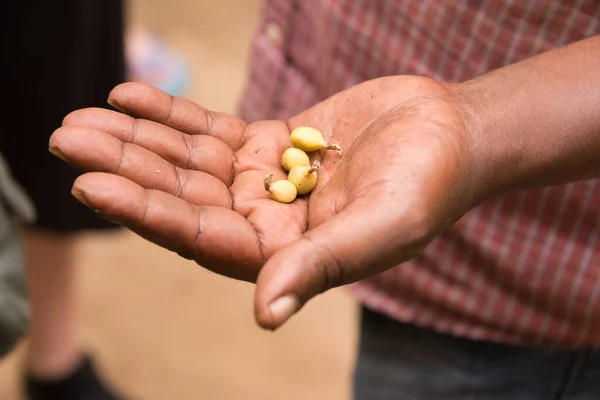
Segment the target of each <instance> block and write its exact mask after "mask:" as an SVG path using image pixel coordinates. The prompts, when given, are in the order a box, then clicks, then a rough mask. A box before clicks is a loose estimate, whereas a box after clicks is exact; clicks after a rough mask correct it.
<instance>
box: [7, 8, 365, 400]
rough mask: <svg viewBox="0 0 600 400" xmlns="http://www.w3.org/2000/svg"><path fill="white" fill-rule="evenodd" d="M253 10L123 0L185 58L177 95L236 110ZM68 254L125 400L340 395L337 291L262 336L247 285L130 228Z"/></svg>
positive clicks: (89, 323) (344, 319)
mask: <svg viewBox="0 0 600 400" xmlns="http://www.w3.org/2000/svg"><path fill="white" fill-rule="evenodd" d="M260 7H261V1H260V0H219V1H207V0H170V1H164V0H133V1H129V2H128V6H127V27H128V29H130V30H131V29H135V28H138V27H144V28H150V29H152V30H154V31H156V32H157V33H158V34H159V35H160V36H161V37H162V39H163V40H164V41H165V43H167V44H168V46H169V48H170V49H171V50H173V51H175V52H177V53H179V54H182V55H184V56H185V59H186V60H185V61H186V63H187V65H188V66H189V78H190V79H189V85H187V86H186V87H187V90H186V92H185V94H184V95H185V97H188V98H190V99H192V100H193V101H196V102H198V103H200V104H202V105H203V106H206V107H208V108H211V109H214V110H219V111H225V112H230V113H235V111H236V107H237V104H238V101H239V96H240V95H241V92H242V89H243V85H244V82H245V79H246V71H247V61H248V55H249V49H250V43H251V39H252V35H253V33H254V31H255V30H256V29H257V27H258V25H257V24H258V16H259V13H260ZM179 84H180V85H181V84H182V82H179ZM76 261H77V265H78V268H79V275H78V280H79V285H78V290H79V294H80V298H81V302H82V304H81V305H80V308H79V326H78V334H79V337H80V338H81V341H82V342H83V343H84V344H85V346H86V347H87V348H88V349H89V351H90V352H91V353H92V354H94V355H95V356H96V359H97V362H98V366H99V369H100V372H101V373H102V375H103V376H104V377H105V378H106V380H107V381H108V382H110V383H111V384H112V385H113V386H114V387H115V388H117V389H119V390H121V391H123V393H124V394H127V395H129V396H130V397H131V398H132V399H148V400H152V399H157V400H158V399H161V400H164V399H178V400H185V399H219V400H222V399H227V400H235V399H246V400H250V399H261V400H268V399H286V400H293V399H303V400H304V399H328V400H337V399H339V400H343V399H349V398H350V384H351V373H352V368H353V363H354V358H355V351H356V350H355V346H356V340H357V334H356V328H357V326H356V324H357V316H358V313H357V311H358V308H357V306H356V304H355V303H354V301H353V300H352V299H351V298H350V296H349V295H348V294H347V293H346V292H345V291H344V290H342V289H337V290H333V291H330V292H328V293H326V294H325V295H323V296H320V297H318V298H317V299H315V300H313V301H311V302H310V303H309V304H308V305H307V306H306V307H305V308H304V309H303V311H302V312H301V313H300V314H299V315H297V316H296V317H294V318H293V319H292V320H290V322H289V323H288V324H286V325H285V326H284V327H283V328H282V329H281V330H280V331H278V332H275V333H271V332H265V331H262V330H260V329H259V328H258V327H256V325H255V324H254V320H253V315H252V299H253V286H252V285H250V284H247V283H242V282H236V281H233V280H229V279H226V278H222V277H220V276H217V275H215V274H212V273H210V272H207V271H205V270H203V269H202V268H200V267H198V266H197V265H195V264H194V263H192V262H189V261H186V260H184V259H182V258H180V257H178V256H177V255H175V254H172V253H170V252H167V251H165V250H163V249H161V248H159V247H157V246H155V245H153V244H150V243H148V242H146V241H144V240H143V239H141V238H139V237H137V236H135V235H133V234H131V233H129V232H111V233H97V234H85V235H81V236H80V237H78V239H77V242H76ZM26 347H27V343H26V342H22V343H21V344H20V345H19V346H18V347H17V348H16V350H15V351H13V352H12V353H11V354H10V355H9V357H8V358H6V359H4V360H2V362H1V363H0V399H3V400H20V399H22V394H21V388H20V381H19V378H20V376H19V373H20V368H21V362H22V359H23V353H24V351H25V349H26Z"/></svg>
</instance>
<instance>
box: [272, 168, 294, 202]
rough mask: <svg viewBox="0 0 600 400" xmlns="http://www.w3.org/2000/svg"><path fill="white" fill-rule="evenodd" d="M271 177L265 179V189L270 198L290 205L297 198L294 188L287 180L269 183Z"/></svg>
mask: <svg viewBox="0 0 600 400" xmlns="http://www.w3.org/2000/svg"><path fill="white" fill-rule="evenodd" d="M272 179H273V175H267V176H266V177H265V189H266V190H267V191H269V193H270V194H271V198H272V199H273V200H275V201H278V202H280V203H291V202H292V201H294V199H295V198H296V196H297V192H296V186H294V184H293V183H292V182H290V181H288V180H285V179H282V180H279V181H275V182H271V180H272Z"/></svg>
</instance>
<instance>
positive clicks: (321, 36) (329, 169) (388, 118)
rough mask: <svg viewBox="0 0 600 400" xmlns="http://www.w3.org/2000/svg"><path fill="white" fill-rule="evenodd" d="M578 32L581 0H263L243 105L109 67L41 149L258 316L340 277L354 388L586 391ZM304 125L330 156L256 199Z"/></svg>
mask: <svg viewBox="0 0 600 400" xmlns="http://www.w3.org/2000/svg"><path fill="white" fill-rule="evenodd" d="M598 33H600V4H599V3H598V2H596V1H592V0H581V1H576V2H571V1H566V0H564V1H559V0H556V1H551V2H549V1H542V0H534V1H530V2H515V1H508V0H504V1H478V2H456V1H451V0H438V1H430V2H415V1H408V0H390V1H383V0H354V1H350V0H340V1H335V2H331V1H325V0H308V1H280V0H270V1H267V2H266V3H265V6H264V10H263V20H262V22H261V25H260V30H259V32H258V34H257V36H256V37H255V40H254V45H253V53H252V58H251V67H250V79H249V83H248V86H247V88H246V92H245V96H244V98H243V101H242V105H241V117H242V119H238V118H236V117H234V116H230V115H226V114H223V113H219V112H215V111H208V110H206V109H204V108H202V107H201V106H199V105H196V104H194V103H192V102H190V101H188V100H185V99H183V98H173V97H171V96H169V95H167V94H165V93H164V92H162V91H160V90H157V89H155V88H152V87H149V86H145V85H141V84H132V83H128V84H124V85H120V86H118V87H116V88H115V89H113V90H112V92H111V94H110V96H109V100H108V102H109V104H111V105H113V106H114V107H115V108H117V109H119V110H121V111H122V112H123V113H117V112H113V111H107V110H93V109H84V110H78V111H76V112H74V113H71V114H69V115H68V116H67V117H66V118H65V120H64V123H63V126H62V127H61V128H60V129H58V130H57V131H56V132H55V133H54V134H53V136H52V138H51V140H50V151H51V152H52V153H54V154H55V155H56V156H58V157H59V158H61V159H63V160H65V161H67V162H69V163H71V164H72V165H73V166H75V167H77V168H79V169H81V170H83V171H84V172H85V173H84V175H83V176H81V177H79V178H78V179H77V180H76V181H75V183H74V185H73V188H72V194H73V195H74V196H75V197H76V198H77V199H78V200H79V201H80V202H81V203H82V204H84V205H86V206H88V207H89V208H91V209H93V210H95V211H96V213H97V214H98V215H99V216H101V217H103V218H105V219H108V220H111V221H115V222H117V223H121V224H123V225H124V226H126V227H128V228H130V229H131V230H133V231H134V232H137V233H138V234H140V235H141V236H143V237H145V238H147V239H149V240H151V241H153V242H154V243H156V244H158V245H160V246H163V247H165V248H167V249H170V250H172V251H175V252H177V253H178V254H180V255H181V256H183V257H185V258H188V259H193V260H195V261H196V262H197V263H198V264H199V265H202V266H203V267H205V268H208V269H210V270H212V271H215V272H218V273H220V274H223V275H225V276H229V277H232V278H235V279H242V280H246V281H250V282H256V284H257V286H256V294H255V317H256V320H257V323H258V324H259V325H260V326H262V327H264V328H266V329H277V328H278V327H280V326H281V325H282V324H283V323H285V321H286V320H287V319H288V318H290V317H291V316H292V315H293V314H294V313H296V312H298V311H299V310H300V308H301V307H302V306H303V305H304V304H305V303H306V302H307V301H309V300H310V299H311V298H312V297H314V296H315V295H317V294H319V293H321V292H323V291H325V290H328V289H330V288H333V287H337V286H341V285H349V286H348V289H350V290H352V292H353V293H354V294H355V295H356V297H357V299H358V300H359V301H360V302H361V303H362V305H363V312H362V322H361V331H360V333H361V339H360V347H359V354H358V360H357V365H356V370H355V375H354V395H355V398H356V399H360V400H362V399H374V400H388V399H390V400H391V399H399V398H406V399H409V398H410V399H426V400H454V399H475V398H476V399H486V400H494V399H498V400H499V399H515V400H517V399H524V400H525V399H526V400H544V399H550V398H553V399H570V400H593V399H598V398H600V381H599V380H598V379H597V375H598V372H599V371H600V350H599V347H600V245H599V244H598V239H599V236H600V220H599V219H598V216H599V215H600V214H599V213H598V210H599V208H600V189H599V188H598V177H599V176H600V112H599V106H598V104H600V74H598V71H599V69H598V68H599V66H600V35H598ZM134 118H137V119H134ZM303 125H308V126H313V127H316V128H318V129H320V130H321V131H322V132H323V133H324V136H325V139H326V140H327V141H328V142H330V143H336V144H339V145H340V146H341V147H342V150H343V155H342V156H338V155H337V154H336V153H335V152H326V151H325V152H318V153H316V154H313V155H312V157H313V159H316V160H319V161H320V162H321V169H319V172H318V173H319V180H318V183H317V186H316V187H315V189H314V190H313V192H312V193H311V194H310V196H304V197H300V198H298V199H297V200H295V201H294V202H293V203H291V204H280V203H276V202H274V201H273V200H271V199H269V195H268V193H267V192H266V191H265V190H264V187H263V177H264V176H265V174H266V173H271V174H273V175H274V179H285V178H286V175H285V173H284V171H283V170H281V168H280V165H279V158H280V156H281V154H282V152H283V151H284V150H285V149H286V148H287V147H290V141H289V134H290V131H291V130H292V129H294V128H295V127H298V126H303ZM133 126H135V131H133V130H132V127H133ZM157 171H161V172H162V173H161V174H158V173H157Z"/></svg>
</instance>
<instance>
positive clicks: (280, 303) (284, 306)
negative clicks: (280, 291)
mask: <svg viewBox="0 0 600 400" xmlns="http://www.w3.org/2000/svg"><path fill="white" fill-rule="evenodd" d="M299 308H300V301H299V300H298V298H297V297H296V296H295V295H292V294H288V295H286V296H283V297H280V298H278V299H277V300H275V301H274V302H272V303H271V304H270V305H269V311H270V312H271V317H272V318H273V324H274V325H275V326H276V327H277V326H280V325H281V324H283V323H284V322H285V321H287V320H288V319H289V318H290V317H291V316H292V315H294V313H295V312H296V311H298V309H299Z"/></svg>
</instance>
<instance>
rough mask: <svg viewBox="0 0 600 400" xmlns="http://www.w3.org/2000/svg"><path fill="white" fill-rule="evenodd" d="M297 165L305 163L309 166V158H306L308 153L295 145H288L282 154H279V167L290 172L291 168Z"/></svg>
mask: <svg viewBox="0 0 600 400" xmlns="http://www.w3.org/2000/svg"><path fill="white" fill-rule="evenodd" d="M299 165H306V166H308V167H310V159H309V158H308V154H306V153H305V152H304V151H303V150H300V149H297V148H295V147H290V148H289V149H287V150H286V151H284V152H283V155H282V156H281V167H282V168H283V169H284V170H285V171H286V172H290V171H291V170H292V168H294V167H297V166H299Z"/></svg>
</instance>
